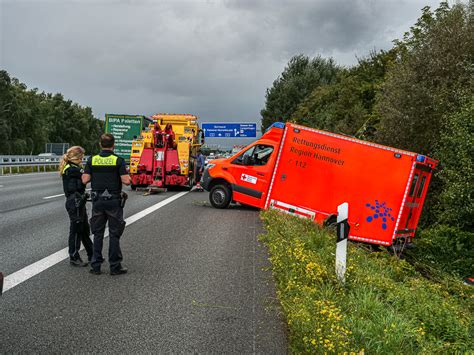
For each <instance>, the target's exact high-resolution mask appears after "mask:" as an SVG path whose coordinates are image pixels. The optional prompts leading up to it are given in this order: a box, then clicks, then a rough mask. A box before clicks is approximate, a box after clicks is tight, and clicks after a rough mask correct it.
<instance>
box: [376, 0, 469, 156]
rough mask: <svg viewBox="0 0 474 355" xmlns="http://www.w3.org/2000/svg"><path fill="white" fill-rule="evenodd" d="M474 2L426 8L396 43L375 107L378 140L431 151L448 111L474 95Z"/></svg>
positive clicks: (454, 109)
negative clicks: (394, 60) (393, 61)
mask: <svg viewBox="0 0 474 355" xmlns="http://www.w3.org/2000/svg"><path fill="white" fill-rule="evenodd" d="M473 7H474V6H473V2H472V1H471V2H470V5H469V6H466V5H462V4H457V5H454V6H453V7H452V8H450V7H449V6H448V4H447V2H443V3H441V5H440V7H439V8H438V9H437V10H436V11H434V12H433V11H431V10H430V8H429V7H425V8H424V9H423V13H422V16H421V17H420V19H419V20H418V22H417V23H416V24H415V25H414V26H413V27H412V28H411V30H410V31H409V32H408V33H406V34H405V36H404V38H403V40H401V41H398V42H397V43H396V47H397V52H398V54H399V55H398V58H397V65H394V66H393V67H392V69H391V70H390V71H389V73H388V75H387V81H386V82H385V84H384V86H383V95H381V97H380V101H379V103H378V106H377V111H378V113H379V114H380V117H381V124H380V127H379V130H378V139H379V140H380V141H381V142H383V143H386V144H389V145H393V146H397V147H400V148H405V149H408V150H413V151H416V152H419V153H424V154H432V153H433V151H434V147H435V145H436V142H438V141H439V139H440V129H439V128H440V127H441V126H442V123H443V117H445V116H446V114H449V113H454V112H457V111H458V110H459V109H460V107H461V106H462V100H463V98H465V97H466V96H469V95H471V94H472V90H473V84H474V81H473V65H474V21H473V18H472V15H473V13H472V10H473Z"/></svg>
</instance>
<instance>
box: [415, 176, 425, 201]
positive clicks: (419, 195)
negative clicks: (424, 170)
mask: <svg viewBox="0 0 474 355" xmlns="http://www.w3.org/2000/svg"><path fill="white" fill-rule="evenodd" d="M425 182H426V176H422V177H421V182H420V187H419V188H418V193H417V194H416V197H417V198H419V197H421V194H422V192H423V188H424V187H425Z"/></svg>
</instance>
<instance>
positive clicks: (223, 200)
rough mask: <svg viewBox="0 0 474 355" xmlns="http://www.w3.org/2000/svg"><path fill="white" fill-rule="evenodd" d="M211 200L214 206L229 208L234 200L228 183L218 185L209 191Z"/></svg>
mask: <svg viewBox="0 0 474 355" xmlns="http://www.w3.org/2000/svg"><path fill="white" fill-rule="evenodd" d="M209 201H210V202H211V205H212V206H213V207H214V208H227V207H228V206H229V204H230V201H232V191H230V189H229V187H228V186H227V185H216V186H214V187H213V188H212V189H211V192H210V193H209Z"/></svg>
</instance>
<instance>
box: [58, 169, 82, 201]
mask: <svg viewBox="0 0 474 355" xmlns="http://www.w3.org/2000/svg"><path fill="white" fill-rule="evenodd" d="M61 175H62V179H63V190H64V193H65V194H66V196H70V195H71V194H73V193H75V192H79V193H81V194H82V193H84V191H85V189H86V187H85V185H84V184H83V183H82V180H81V176H82V168H81V166H79V165H76V164H66V165H64V167H63V170H62V171H61Z"/></svg>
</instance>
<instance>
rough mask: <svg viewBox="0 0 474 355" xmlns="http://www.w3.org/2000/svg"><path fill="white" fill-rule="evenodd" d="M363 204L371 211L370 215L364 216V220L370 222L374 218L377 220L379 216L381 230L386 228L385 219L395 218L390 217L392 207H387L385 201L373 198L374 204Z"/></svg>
mask: <svg viewBox="0 0 474 355" xmlns="http://www.w3.org/2000/svg"><path fill="white" fill-rule="evenodd" d="M365 206H366V207H367V208H370V209H371V210H372V211H374V212H372V213H373V215H371V216H367V217H366V221H367V222H369V223H371V222H373V221H374V220H378V219H379V217H380V219H381V221H380V226H381V227H382V229H383V230H386V229H387V228H388V226H387V220H388V219H389V218H390V219H391V220H392V221H394V220H395V218H393V217H392V215H391V213H390V211H392V208H390V207H387V203H386V202H379V200H375V202H374V204H371V203H366V204H365Z"/></svg>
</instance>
